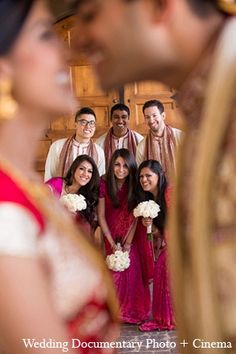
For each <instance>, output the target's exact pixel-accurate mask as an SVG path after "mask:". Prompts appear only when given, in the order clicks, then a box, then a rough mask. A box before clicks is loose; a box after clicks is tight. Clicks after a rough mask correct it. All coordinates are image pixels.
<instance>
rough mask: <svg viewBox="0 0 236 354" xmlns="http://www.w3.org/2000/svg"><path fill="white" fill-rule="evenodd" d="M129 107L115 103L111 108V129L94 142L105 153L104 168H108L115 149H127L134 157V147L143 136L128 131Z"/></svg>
mask: <svg viewBox="0 0 236 354" xmlns="http://www.w3.org/2000/svg"><path fill="white" fill-rule="evenodd" d="M129 117H130V110H129V107H128V106H126V105H125V104H123V103H117V104H116V105H114V106H113V107H112V108H111V124H112V127H111V128H110V129H109V130H108V132H106V133H105V134H103V135H101V136H100V137H99V138H98V140H97V141H96V142H97V144H98V145H100V146H101V147H102V148H103V149H104V152H105V156H106V167H108V164H109V161H110V159H111V155H112V154H113V152H114V151H115V150H117V149H122V148H125V149H129V151H130V152H132V153H133V154H134V156H135V154H136V147H137V145H138V143H139V142H140V141H142V140H143V136H142V135H141V134H139V133H137V132H136V131H134V130H131V129H129V127H128V125H129Z"/></svg>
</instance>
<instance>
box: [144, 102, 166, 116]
mask: <svg viewBox="0 0 236 354" xmlns="http://www.w3.org/2000/svg"><path fill="white" fill-rule="evenodd" d="M149 107H157V108H158V109H159V111H160V113H163V112H164V110H165V108H164V105H163V103H161V101H158V100H150V101H146V102H145V103H144V105H143V113H144V110H145V109H146V108H149Z"/></svg>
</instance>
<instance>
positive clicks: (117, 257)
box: [106, 249, 130, 272]
mask: <svg viewBox="0 0 236 354" xmlns="http://www.w3.org/2000/svg"><path fill="white" fill-rule="evenodd" d="M106 264H107V266H108V268H109V269H111V270H113V272H123V271H124V270H125V269H127V268H129V266H130V258H129V253H128V252H127V251H125V252H123V251H122V250H121V249H119V250H116V251H115V253H113V254H110V255H109V256H107V257H106Z"/></svg>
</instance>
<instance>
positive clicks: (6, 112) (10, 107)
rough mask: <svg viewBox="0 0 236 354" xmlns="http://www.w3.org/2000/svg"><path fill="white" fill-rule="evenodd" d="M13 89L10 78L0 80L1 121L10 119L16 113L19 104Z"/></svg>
mask: <svg viewBox="0 0 236 354" xmlns="http://www.w3.org/2000/svg"><path fill="white" fill-rule="evenodd" d="M11 89H12V85H11V81H10V80H8V79H4V80H0V121H1V120H10V119H12V118H13V117H14V114H15V113H16V110H17V107H18V105H17V103H16V101H15V100H14V99H13V97H12V95H11Z"/></svg>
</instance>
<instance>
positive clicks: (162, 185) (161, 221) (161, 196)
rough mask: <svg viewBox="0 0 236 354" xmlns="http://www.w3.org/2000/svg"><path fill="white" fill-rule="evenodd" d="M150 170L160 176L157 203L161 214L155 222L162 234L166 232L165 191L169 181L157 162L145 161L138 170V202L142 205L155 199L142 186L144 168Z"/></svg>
mask: <svg viewBox="0 0 236 354" xmlns="http://www.w3.org/2000/svg"><path fill="white" fill-rule="evenodd" d="M145 167H147V168H150V170H151V171H152V172H154V173H155V174H156V175H157V176H158V183H157V199H156V200H155V202H157V203H158V204H159V206H160V209H161V210H160V212H159V214H158V216H157V217H156V218H155V219H154V220H153V223H154V225H155V226H157V227H158V229H159V230H160V232H161V233H163V231H164V227H165V221H166V200H165V191H166V187H167V180H166V177H165V174H164V171H163V169H162V167H161V164H160V163H159V162H158V161H156V160H146V161H143V162H142V163H141V164H140V166H139V168H138V193H137V199H138V200H137V202H138V203H140V202H142V201H144V200H150V199H154V198H153V194H152V193H150V192H145V191H144V190H143V188H142V186H141V184H140V180H139V176H140V173H141V170H142V169H143V168H145Z"/></svg>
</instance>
